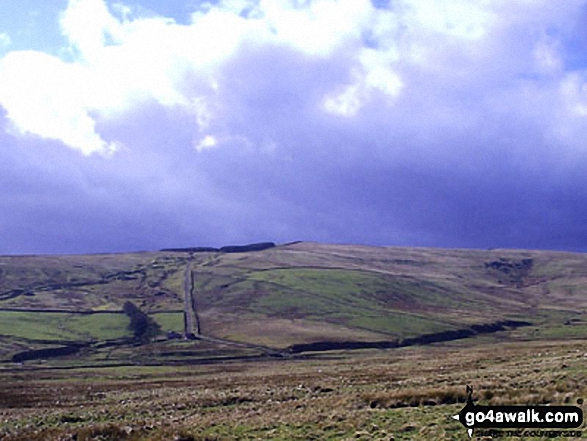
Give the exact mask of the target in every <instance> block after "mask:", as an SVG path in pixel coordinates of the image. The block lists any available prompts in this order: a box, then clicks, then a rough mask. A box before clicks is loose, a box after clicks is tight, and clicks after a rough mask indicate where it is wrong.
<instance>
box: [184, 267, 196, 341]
mask: <svg viewBox="0 0 587 441" xmlns="http://www.w3.org/2000/svg"><path fill="white" fill-rule="evenodd" d="M183 291H184V300H183V323H184V335H185V337H186V338H193V337H195V336H197V335H200V318H199V317H198V310H197V304H196V299H195V293H194V273H193V272H192V262H191V260H190V261H189V262H188V264H187V265H186V267H185V272H184V276H183Z"/></svg>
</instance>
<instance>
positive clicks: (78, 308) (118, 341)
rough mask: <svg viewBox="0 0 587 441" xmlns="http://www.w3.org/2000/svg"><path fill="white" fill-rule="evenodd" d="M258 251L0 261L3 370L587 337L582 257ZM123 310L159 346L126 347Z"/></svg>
mask: <svg viewBox="0 0 587 441" xmlns="http://www.w3.org/2000/svg"><path fill="white" fill-rule="evenodd" d="M259 245H261V246H253V247H252V248H246V247H244V248H243V247H226V248H224V249H211V248H186V249H171V250H164V251H157V252H140V253H128V254H100V255H75V256H45V255H44V256H0V360H3V361H4V362H6V363H12V362H13V361H24V362H32V363H36V362H38V361H39V360H43V359H48V358H50V357H51V356H52V355H53V354H52V353H51V351H52V350H55V349H59V348H61V349H60V350H63V348H70V352H68V350H67V349H66V350H65V352H64V353H63V354H61V355H62V356H61V357H58V358H55V359H53V358H51V361H50V363H54V364H55V363H56V364H59V363H93V364H95V363H98V364H108V363H112V364H116V363H155V364H157V363H183V362H190V363H197V362H200V361H204V360H207V361H209V360H216V359H218V360H223V359H226V358H233V357H244V358H246V357H252V358H254V357H260V356H273V355H279V356H283V355H284V354H291V353H292V352H294V353H295V352H305V351H309V350H317V349H337V348H338V349H345V348H352V347H362V346H361V345H363V346H365V345H366V346H367V347H369V345H371V346H372V347H378V346H377V344H378V345H380V346H381V347H383V346H382V345H384V344H387V345H388V347H391V346H393V345H405V344H415V343H430V342H434V341H440V340H443V339H445V340H446V339H456V338H462V337H477V338H484V336H483V334H491V338H501V339H528V340H532V339H545V338H561V337H562V338H573V337H575V336H577V337H579V336H584V335H585V334H586V331H587V256H586V255H583V254H575V253H561V252H551V251H526V250H446V249H427V248H398V247H367V246H354V245H327V244H318V243H306V242H298V243H291V244H285V245H279V246H271V244H269V245H268V244H259ZM126 302H131V303H132V304H134V305H136V306H137V308H138V309H139V310H140V311H141V312H143V313H145V314H146V317H148V318H149V320H152V322H153V323H156V324H157V325H158V327H159V329H160V330H161V334H160V336H159V337H157V338H156V339H155V340H153V341H150V342H148V343H145V342H142V343H139V342H138V341H137V340H136V339H133V330H132V329H131V328H130V327H129V325H130V321H131V320H130V317H128V316H127V315H125V314H124V312H123V307H124V305H125V303H126ZM196 322H197V328H198V329H196V325H195V323H196ZM497 331H502V332H497ZM181 335H186V336H187V337H189V338H188V339H183V338H178V337H180V336H181ZM312 345H314V346H312ZM353 345H354V346H353ZM373 345H375V346H373ZM71 348H73V349H71ZM47 349H48V350H49V351H47ZM35 351H36V352H35ZM19 354H20V355H19ZM22 354H28V355H24V356H23V355H22ZM57 355H59V353H58V354H57ZM27 360H28V361H27ZM35 360H36V361H35Z"/></svg>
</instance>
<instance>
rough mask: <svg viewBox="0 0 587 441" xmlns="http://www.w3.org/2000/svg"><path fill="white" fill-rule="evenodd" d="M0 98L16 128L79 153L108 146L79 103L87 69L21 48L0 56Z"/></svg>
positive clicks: (95, 150) (111, 147)
mask: <svg viewBox="0 0 587 441" xmlns="http://www.w3.org/2000/svg"><path fill="white" fill-rule="evenodd" d="M0 84H1V87H0V103H1V104H2V105H3V106H4V107H5V108H6V110H7V112H8V118H9V119H10V121H11V123H12V125H13V127H14V128H15V129H16V131H18V132H20V133H23V134H27V133H30V134H34V135H38V136H41V137H44V138H50V139H57V140H61V141H63V142H64V143H65V144H66V145H68V146H70V147H72V148H75V149H79V150H80V151H81V152H82V153H84V154H90V153H93V152H103V153H107V152H108V151H112V150H113V149H114V145H113V144H109V143H107V142H105V141H104V140H103V139H101V138H100V136H99V135H97V134H96V132H95V121H94V119H93V118H92V117H91V116H90V114H89V111H88V109H87V108H86V107H85V106H84V91H85V90H87V89H88V88H89V87H91V85H90V84H88V83H87V72H85V69H84V68H83V67H82V66H79V65H69V64H67V63H64V62H63V61H61V60H59V59H58V58H55V57H52V56H50V55H45V54H42V53H39V52H33V51H23V52H12V53H9V54H8V55H7V56H6V57H5V58H4V59H2V60H0Z"/></svg>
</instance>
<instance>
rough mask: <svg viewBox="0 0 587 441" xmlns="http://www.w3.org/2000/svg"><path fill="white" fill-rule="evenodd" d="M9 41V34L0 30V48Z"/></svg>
mask: <svg viewBox="0 0 587 441" xmlns="http://www.w3.org/2000/svg"><path fill="white" fill-rule="evenodd" d="M11 42H12V40H11V39H10V35H8V34H6V33H4V32H0V49H2V48H6V47H8V46H10V43H11Z"/></svg>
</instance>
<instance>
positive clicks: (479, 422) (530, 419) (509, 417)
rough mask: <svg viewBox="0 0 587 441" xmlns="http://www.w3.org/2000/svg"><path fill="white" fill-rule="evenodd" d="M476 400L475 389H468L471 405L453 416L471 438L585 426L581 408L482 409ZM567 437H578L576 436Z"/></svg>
mask: <svg viewBox="0 0 587 441" xmlns="http://www.w3.org/2000/svg"><path fill="white" fill-rule="evenodd" d="M472 396H473V388H472V387H470V386H467V404H466V405H465V407H463V409H462V410H461V411H460V412H459V413H458V414H457V415H454V416H453V418H454V419H455V420H458V421H460V422H461V424H462V425H463V426H465V428H466V429H467V432H468V434H469V437H472V436H473V432H474V431H475V430H476V429H575V428H577V427H579V426H581V424H583V411H582V410H581V409H580V408H579V407H577V406H550V405H536V406H478V405H476V404H474V403H473V398H472ZM516 433H518V432H516ZM535 434H536V433H528V434H527V435H530V436H533V435H535ZM565 434H567V435H570V436H576V432H572V433H571V432H565ZM543 435H546V434H543ZM518 436H519V435H518Z"/></svg>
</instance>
